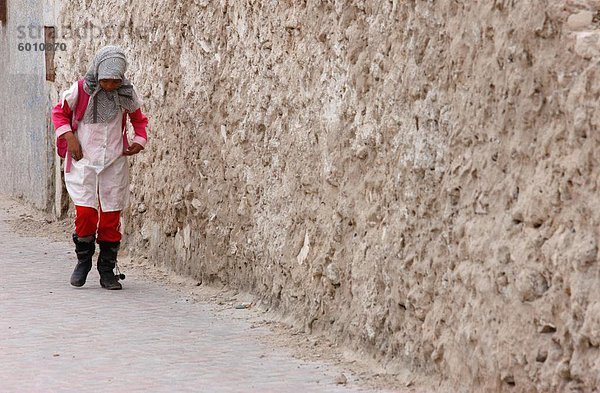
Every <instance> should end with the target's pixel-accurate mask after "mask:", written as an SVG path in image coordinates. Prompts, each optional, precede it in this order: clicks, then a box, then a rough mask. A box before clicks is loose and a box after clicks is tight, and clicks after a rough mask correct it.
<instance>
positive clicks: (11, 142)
mask: <svg viewBox="0 0 600 393" xmlns="http://www.w3.org/2000/svg"><path fill="white" fill-rule="evenodd" d="M7 3H8V18H7V23H6V24H5V25H2V27H1V28H0V53H2V55H1V56H0V138H1V139H2V141H3V142H2V144H0V167H1V168H2V172H3V175H2V178H1V179H0V192H1V193H5V194H9V195H13V196H16V197H21V198H23V199H24V200H26V201H28V202H30V203H31V204H32V205H34V206H35V207H37V208H40V209H44V210H49V209H51V206H52V203H53V200H54V172H53V168H54V166H53V165H54V152H53V148H52V145H53V143H54V140H53V135H52V133H51V129H50V127H49V123H48V119H49V115H50V103H51V101H52V95H51V94H52V88H53V87H52V82H46V73H45V53H44V51H42V50H36V49H34V48H30V50H26V49H24V50H19V44H29V45H32V46H33V45H34V44H37V45H39V44H42V43H44V33H43V27H44V26H52V25H53V24H54V19H55V15H56V13H55V12H54V9H55V8H54V7H55V4H54V3H55V2H54V1H48V0H46V1H45V2H40V1H22V0H19V1H14V0H8V1H7ZM30 27H31V28H30Z"/></svg>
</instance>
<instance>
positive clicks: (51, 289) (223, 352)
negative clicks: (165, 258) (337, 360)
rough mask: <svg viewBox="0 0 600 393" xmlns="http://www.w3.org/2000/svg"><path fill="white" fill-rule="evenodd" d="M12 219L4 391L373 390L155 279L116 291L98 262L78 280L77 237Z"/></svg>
mask: <svg viewBox="0 0 600 393" xmlns="http://www.w3.org/2000/svg"><path fill="white" fill-rule="evenodd" d="M9 218H14V217H9V216H8V213H7V212H6V210H4V209H2V210H0V391H1V392H99V391H113V392H215V393H216V392H263V393H265V392H340V393H344V392H346V393H350V392H358V391H364V390H360V389H359V388H358V387H356V386H355V385H354V384H353V383H349V385H348V386H340V385H335V383H334V380H335V377H336V375H338V374H339V371H340V370H335V369H332V368H331V367H329V366H327V365H324V364H318V363H307V362H304V361H300V360H296V359H294V358H292V357H291V356H289V355H288V354H286V353H281V352H280V351H277V350H274V349H272V348H269V347H266V346H265V345H264V344H261V343H260V342H259V340H258V339H257V338H258V337H259V336H260V335H267V334H270V333H269V331H268V330H267V329H265V328H255V329H252V328H251V325H250V323H248V322H246V321H244V320H239V319H235V318H234V319H227V318H223V316H222V315H221V316H220V317H219V316H217V315H216V314H215V310H214V309H213V307H212V306H211V305H210V304H201V303H192V302H186V301H185V300H184V299H182V298H181V295H179V294H177V293H176V292H174V291H171V290H168V289H166V288H163V287H160V286H158V285H157V284H154V283H152V282H148V281H143V280H141V279H134V280H132V279H128V280H125V282H124V286H125V289H124V290H122V291H107V290H104V289H102V288H100V285H99V284H98V273H97V272H96V271H95V270H93V271H92V272H91V273H90V277H89V279H88V283H87V284H86V285H85V286H84V287H83V288H80V289H78V288H72V287H70V286H69V284H68V280H69V275H70V272H71V269H72V266H73V264H74V254H73V252H72V248H73V247H72V244H70V243H67V242H64V243H56V242H51V241H50V240H48V239H45V238H26V237H21V236H17V235H14V234H12V233H11V231H10V228H9V225H8V224H7V223H6V222H5V220H6V219H9ZM236 311H240V310H232V311H231V312H232V313H234V312H236ZM241 312H243V310H241ZM349 379H350V380H351V381H352V377H351V376H350V378H349Z"/></svg>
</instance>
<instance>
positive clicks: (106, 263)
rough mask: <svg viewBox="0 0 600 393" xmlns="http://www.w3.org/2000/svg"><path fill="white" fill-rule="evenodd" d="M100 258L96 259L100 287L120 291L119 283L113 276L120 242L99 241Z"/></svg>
mask: <svg viewBox="0 0 600 393" xmlns="http://www.w3.org/2000/svg"><path fill="white" fill-rule="evenodd" d="M98 244H99V245H100V256H99V257H98V273H100V285H102V288H106V289H121V288H123V287H122V286H121V283H120V282H119V280H118V278H117V276H115V272H114V268H115V265H116V264H117V253H118V252H119V246H120V245H121V242H103V241H99V242H98Z"/></svg>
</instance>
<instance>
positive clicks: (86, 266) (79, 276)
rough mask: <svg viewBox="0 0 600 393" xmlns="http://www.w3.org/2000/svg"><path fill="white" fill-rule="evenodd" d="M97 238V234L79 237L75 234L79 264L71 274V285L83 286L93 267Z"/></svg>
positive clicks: (74, 241) (74, 239)
mask: <svg viewBox="0 0 600 393" xmlns="http://www.w3.org/2000/svg"><path fill="white" fill-rule="evenodd" d="M95 240H96V236H95V235H90V236H86V237H77V234H76V233H74V234H73V243H75V253H76V254H77V265H76V266H75V270H73V274H71V285H73V286H74V287H81V286H83V284H85V279H86V278H87V275H88V273H89V272H90V270H91V269H92V257H93V256H94V251H96V243H95V242H94V241H95Z"/></svg>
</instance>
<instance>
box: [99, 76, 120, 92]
mask: <svg viewBox="0 0 600 393" xmlns="http://www.w3.org/2000/svg"><path fill="white" fill-rule="evenodd" d="M122 83H123V82H122V81H121V79H100V87H101V88H102V90H105V91H113V90H116V89H118V88H119V87H121V84H122Z"/></svg>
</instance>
